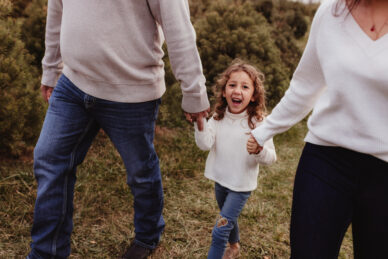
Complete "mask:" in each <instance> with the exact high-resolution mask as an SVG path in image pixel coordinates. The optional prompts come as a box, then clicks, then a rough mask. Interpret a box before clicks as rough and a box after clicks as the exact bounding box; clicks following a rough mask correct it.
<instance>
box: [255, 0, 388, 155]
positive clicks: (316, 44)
mask: <svg viewBox="0 0 388 259" xmlns="http://www.w3.org/2000/svg"><path fill="white" fill-rule="evenodd" d="M336 2H337V1H334V0H326V1H325V2H323V4H322V5H321V6H320V7H319V9H318V11H317V13H316V15H315V17H314V20H313V23H312V27H311V31H310V36H309V40H308V43H307V46H306V49H305V51H304V53H303V56H302V58H301V60H300V63H299V65H298V67H297V69H296V71H295V73H294V75H293V78H292V80H291V83H290V88H289V89H288V90H287V91H286V93H285V96H284V97H283V98H282V100H281V101H280V103H279V104H278V105H277V106H276V107H275V108H274V109H273V111H272V113H271V115H270V116H268V117H267V119H266V121H265V122H264V123H263V124H262V125H260V127H257V128H256V129H255V130H253V131H252V134H253V135H254V137H255V138H256V140H257V141H258V142H259V143H260V144H261V145H262V144H263V143H264V142H265V141H266V140H267V139H270V138H272V137H273V136H274V135H275V134H277V133H281V132H284V131H286V130H287V129H289V128H290V127H291V126H293V125H294V124H296V123H297V122H299V121H300V120H301V119H303V118H304V117H305V116H306V115H307V114H308V113H309V112H310V111H311V110H312V109H313V108H314V110H313V112H312V114H311V116H310V118H309V120H308V128H309V132H308V134H307V136H306V138H305V141H307V142H310V143H314V144H318V145H325V146H340V147H344V148H347V149H351V150H354V151H358V152H361V153H366V154H370V155H373V156H375V157H377V158H380V159H382V160H384V161H387V162H388V35H385V36H383V37H381V38H380V39H378V40H376V41H373V40H372V39H371V38H369V37H368V36H367V35H366V34H365V32H364V31H363V30H362V29H361V27H360V26H359V25H358V23H357V22H356V21H355V20H354V18H353V17H352V15H351V14H350V13H349V12H348V10H347V9H346V7H345V6H344V5H343V4H342V6H341V8H342V9H341V8H340V10H343V11H342V12H340V13H339V15H338V16H335V15H333V11H334V8H335V5H336ZM344 8H345V9H344Z"/></svg>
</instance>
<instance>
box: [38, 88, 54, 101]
mask: <svg viewBox="0 0 388 259" xmlns="http://www.w3.org/2000/svg"><path fill="white" fill-rule="evenodd" d="M53 90H54V87H51V86H47V85H41V86H40V92H41V93H42V96H43V100H45V101H46V102H48V100H49V99H50V96H51V93H52V92H53Z"/></svg>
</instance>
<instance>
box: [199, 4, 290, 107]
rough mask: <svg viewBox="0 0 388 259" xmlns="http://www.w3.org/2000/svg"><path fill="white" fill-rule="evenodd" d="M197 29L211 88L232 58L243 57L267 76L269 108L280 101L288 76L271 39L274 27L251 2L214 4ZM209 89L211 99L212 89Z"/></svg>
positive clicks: (200, 49) (208, 83)
mask: <svg viewBox="0 0 388 259" xmlns="http://www.w3.org/2000/svg"><path fill="white" fill-rule="evenodd" d="M195 27H196V31H197V44H198V48H199V51H200V54H201V59H202V63H203V68H204V73H205V76H206V79H207V85H208V87H209V86H212V85H214V83H215V80H216V79H217V77H218V75H219V74H220V73H221V72H222V71H223V70H225V68H226V67H227V66H229V65H230V63H231V61H232V60H233V59H235V58H241V59H243V60H246V61H248V62H249V63H251V64H253V65H255V66H256V67H258V68H259V69H260V70H261V71H262V72H263V73H264V74H265V76H266V82H265V87H266V90H267V100H268V104H269V106H273V105H274V104H276V103H277V102H278V101H279V100H280V98H281V97H282V96H283V94H284V91H285V88H286V87H287V86H288V83H289V77H288V75H287V73H286V72H285V71H286V68H285V66H284V64H283V63H282V60H281V53H280V51H279V49H278V48H277V46H276V44H275V41H274V40H273V39H272V35H271V32H272V27H271V26H270V24H269V23H268V22H267V20H266V19H265V17H264V16H263V15H262V14H260V13H258V12H257V11H256V10H255V8H254V6H253V5H252V4H251V3H250V2H245V3H243V4H240V3H236V4H234V5H231V4H229V3H228V2H226V1H218V2H215V3H214V4H213V5H212V7H211V8H209V10H208V11H207V12H206V13H205V14H204V17H203V18H202V19H200V20H199V21H197V22H196V23H195ZM208 90H209V91H208V93H209V95H210V96H211V95H212V93H211V91H210V87H209V89H208Z"/></svg>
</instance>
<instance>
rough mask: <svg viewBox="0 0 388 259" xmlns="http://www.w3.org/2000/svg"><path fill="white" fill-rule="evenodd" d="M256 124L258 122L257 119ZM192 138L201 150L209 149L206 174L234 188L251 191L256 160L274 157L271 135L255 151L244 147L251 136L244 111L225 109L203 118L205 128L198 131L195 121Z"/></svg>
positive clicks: (269, 161)
mask: <svg viewBox="0 0 388 259" xmlns="http://www.w3.org/2000/svg"><path fill="white" fill-rule="evenodd" d="M256 125H260V123H257V124H256ZM194 128H195V142H196V144H197V146H198V147H199V148H200V149H202V150H210V152H209V155H208V157H207V160H206V166H205V176H206V177H207V178H209V179H210V180H213V181H215V182H217V183H219V184H220V185H222V186H224V187H226V188H228V189H230V190H232V191H236V192H247V191H253V190H254V189H256V187H257V177H258V174H259V164H262V165H269V164H272V163H273V162H275V161H276V152H275V147H274V144H273V141H272V139H269V140H268V141H266V143H265V144H264V148H263V150H262V151H261V152H260V153H259V154H257V155H250V154H249V153H248V151H247V148H246V146H247V141H248V139H249V137H250V128H249V126H248V115H247V113H246V112H243V113H240V114H233V113H230V112H229V111H226V112H225V116H224V118H223V119H222V120H219V121H216V120H214V119H213V117H212V118H210V119H209V121H208V122H206V120H204V129H203V131H199V130H198V127H197V125H196V123H195V127H194Z"/></svg>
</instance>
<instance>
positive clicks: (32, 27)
mask: <svg viewBox="0 0 388 259" xmlns="http://www.w3.org/2000/svg"><path fill="white" fill-rule="evenodd" d="M24 15H25V19H24V22H23V25H22V32H21V33H22V40H23V42H24V43H25V45H26V48H27V50H28V52H29V53H30V54H32V55H33V56H34V62H33V63H34V65H35V67H37V68H38V70H39V72H41V70H42V66H41V61H42V59H43V55H44V50H45V46H44V33H45V27H46V15H47V0H32V2H31V3H30V4H29V5H28V6H27V7H26V9H25V10H24Z"/></svg>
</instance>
